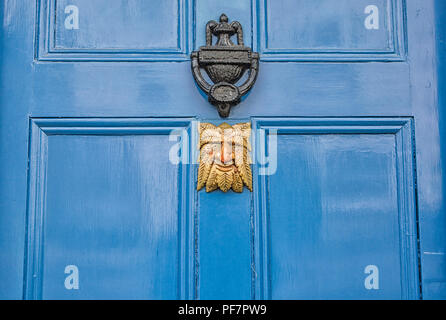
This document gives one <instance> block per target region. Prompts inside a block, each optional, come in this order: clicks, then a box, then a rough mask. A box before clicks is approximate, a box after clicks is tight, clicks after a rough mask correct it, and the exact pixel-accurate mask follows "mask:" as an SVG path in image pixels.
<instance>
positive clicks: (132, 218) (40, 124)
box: [26, 119, 193, 299]
mask: <svg viewBox="0 0 446 320" xmlns="http://www.w3.org/2000/svg"><path fill="white" fill-rule="evenodd" d="M189 125H190V124H189V123H188V122H187V121H172V120H167V119H166V120H160V119H158V120H156V121H153V120H149V119H146V120H142V119H141V120H131V119H114V120H102V119H96V120H91V119H89V120H86V119H85V120H82V119H78V120H75V119H73V120H69V119H66V120H63V119H59V120H45V119H35V120H32V127H33V132H32V137H31V139H32V141H31V142H32V149H31V159H32V167H31V179H30V190H31V192H30V200H29V202H30V211H29V221H28V225H29V232H28V234H29V246H28V262H27V264H28V267H29V269H28V274H27V288H26V296H27V297H28V298H39V299H41V298H43V299H62V298H63V299H178V298H186V297H187V295H188V294H189V289H188V286H189V285H191V284H192V283H193V278H192V279H191V278H190V277H191V274H189V273H188V272H189V271H190V268H191V266H189V265H188V264H189V261H188V256H189V250H193V247H189V241H190V240H191V239H193V234H191V233H190V231H189V230H188V229H187V227H188V226H189V225H190V224H191V221H189V220H190V219H191V215H190V213H189V211H188V208H187V200H188V199H187V198H186V197H187V194H190V192H191V190H190V188H191V183H190V181H188V180H186V179H187V176H188V172H187V168H186V167H184V168H182V165H172V164H171V162H170V161H169V155H170V153H169V149H170V147H171V145H170V144H169V143H168V134H169V133H170V132H171V130H172V129H174V128H176V129H186V130H187V128H188V126H189ZM185 180H186V181H185ZM34 183H35V184H34ZM172 190H176V192H172ZM72 266H74V267H75V268H76V273H77V276H78V279H79V284H78V285H76V286H77V287H78V288H76V290H72V289H71V290H67V289H68V288H67V285H66V284H65V285H64V279H65V278H66V277H68V275H70V268H72ZM67 267H68V269H67V270H66V268H67ZM64 271H65V274H64ZM76 281H77V280H76ZM68 287H70V286H69V285H68Z"/></svg>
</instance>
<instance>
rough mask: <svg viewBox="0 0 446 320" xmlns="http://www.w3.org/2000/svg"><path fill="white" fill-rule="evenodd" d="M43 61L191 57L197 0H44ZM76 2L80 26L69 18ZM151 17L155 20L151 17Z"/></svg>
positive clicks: (41, 4) (40, 38)
mask: <svg viewBox="0 0 446 320" xmlns="http://www.w3.org/2000/svg"><path fill="white" fill-rule="evenodd" d="M38 2H39V4H38V12H37V15H38V17H39V22H38V26H39V28H38V31H37V35H38V37H37V42H38V43H36V45H37V47H36V51H37V52H36V57H37V59H38V60H40V61H185V60H188V58H189V57H188V53H189V52H190V47H191V46H192V43H191V41H189V39H191V38H192V37H190V33H191V30H192V26H193V25H194V21H193V9H192V8H193V6H194V0H168V1H142V0H132V1H115V2H114V3H113V5H112V6H110V2H109V1H96V2H94V3H92V2H91V1H86V0H74V1H67V0H38ZM69 6H76V8H77V10H78V13H79V26H78V29H75V30H67V29H66V27H65V20H66V19H67V17H69V15H70V13H72V11H70V10H69V11H68V13H66V12H65V8H67V7H68V8H69ZM148 17H150V19H148Z"/></svg>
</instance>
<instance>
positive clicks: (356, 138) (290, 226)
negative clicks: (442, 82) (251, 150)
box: [254, 118, 419, 299]
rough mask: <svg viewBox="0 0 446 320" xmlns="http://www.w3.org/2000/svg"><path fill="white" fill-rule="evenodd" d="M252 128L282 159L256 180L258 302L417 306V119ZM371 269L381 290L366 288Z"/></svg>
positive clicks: (261, 122) (287, 122)
mask: <svg viewBox="0 0 446 320" xmlns="http://www.w3.org/2000/svg"><path fill="white" fill-rule="evenodd" d="M254 123H255V127H256V128H258V129H261V130H265V131H266V136H265V137H264V139H265V140H266V141H267V143H266V147H265V148H266V150H269V151H270V154H271V150H272V149H271V148H273V147H272V146H271V144H272V143H275V141H274V140H271V141H272V142H269V141H270V140H269V139H271V138H270V137H269V136H270V135H271V134H272V133H273V132H274V134H276V135H277V147H276V148H277V157H278V159H277V172H276V173H275V174H273V175H271V176H265V175H261V174H260V172H257V179H256V180H257V186H256V190H257V192H256V198H257V202H256V208H257V209H256V217H255V221H256V228H255V230H256V242H255V247H256V249H255V250H256V256H257V259H256V264H257V266H258V274H259V276H258V278H257V282H256V288H257V290H256V294H257V298H260V299H265V298H272V299H327V298H328V299H417V298H419V283H418V280H419V279H418V275H419V273H418V268H417V264H418V249H417V227H416V210H415V198H414V196H415V192H414V176H413V155H412V134H411V130H412V122H411V120H410V119H402V118H401V119H391V118H390V119H386V118H384V119H377V118H374V119H339V118H329V119H327V118H326V119H318V118H313V119H311V118H306V119H302V118H301V119H292V118H284V119H268V118H266V119H255V120H254ZM273 130H274V131H273ZM261 132H262V131H259V132H258V137H257V138H258V139H259V140H260V139H262V137H261ZM268 133H269V134H268ZM257 152H258V153H259V154H260V156H259V157H258V158H262V154H263V153H264V152H265V150H264V149H262V148H259V149H257ZM261 163H262V162H261ZM368 265H376V266H377V267H378V268H379V270H381V278H380V284H381V287H380V290H367V289H366V288H365V287H364V278H365V276H364V269H365V268H366V267H367V266H368Z"/></svg>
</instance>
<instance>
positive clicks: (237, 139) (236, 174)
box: [197, 123, 252, 193]
mask: <svg viewBox="0 0 446 320" xmlns="http://www.w3.org/2000/svg"><path fill="white" fill-rule="evenodd" d="M199 133H200V144H199V148H200V158H199V164H200V165H199V169H198V183H197V190H198V191H199V190H201V189H202V188H203V187H204V186H206V192H212V191H214V190H217V189H220V190H222V191H223V192H228V191H229V190H230V189H232V190H233V191H234V192H238V193H241V192H243V186H246V187H247V188H248V189H249V190H250V191H252V172H251V165H250V164H251V160H250V157H249V151H251V145H250V142H249V138H250V135H251V124H250V123H239V124H236V125H233V126H230V125H229V124H227V123H222V124H221V125H219V126H218V127H217V126H215V125H213V124H210V123H201V124H200V127H199Z"/></svg>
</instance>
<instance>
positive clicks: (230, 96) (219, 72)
mask: <svg viewBox="0 0 446 320" xmlns="http://www.w3.org/2000/svg"><path fill="white" fill-rule="evenodd" d="M235 34H236V35H237V45H235V44H234V43H233V42H232V41H231V36H233V35H235ZM213 35H214V36H216V37H217V43H216V44H215V45H212V36H213ZM191 63H192V74H193V76H194V79H195V81H196V82H197V84H198V86H199V87H200V89H201V90H203V91H204V92H205V93H206V95H207V96H208V99H209V102H210V103H212V104H213V105H214V106H216V107H217V110H218V114H219V115H220V117H222V118H227V117H228V116H229V113H230V111H231V108H232V107H233V106H235V105H237V104H239V103H240V100H241V98H242V96H244V95H245V94H246V93H248V92H249V90H251V88H252V87H253V85H254V83H255V82H256V79H257V75H258V71H259V54H258V53H257V52H252V50H251V48H249V47H245V45H244V43H243V29H242V25H241V24H240V23H239V22H237V21H233V22H231V23H228V17H227V16H226V15H225V14H222V15H221V16H220V23H217V22H216V21H213V20H212V21H209V22H208V23H207V25H206V46H204V47H201V48H200V50H198V51H194V52H192V54H191ZM202 68H203V69H205V71H206V73H207V75H208V76H209V78H210V79H211V80H212V81H213V82H214V84H213V85H212V84H209V83H208V82H207V81H206V79H205V78H204V77H203V75H202V74H201V69H202ZM247 70H249V76H248V79H247V80H246V81H245V82H244V83H243V84H242V85H240V86H239V87H237V86H236V83H237V82H238V81H239V80H240V79H241V78H242V77H243V75H244V74H245V72H246V71H247Z"/></svg>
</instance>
